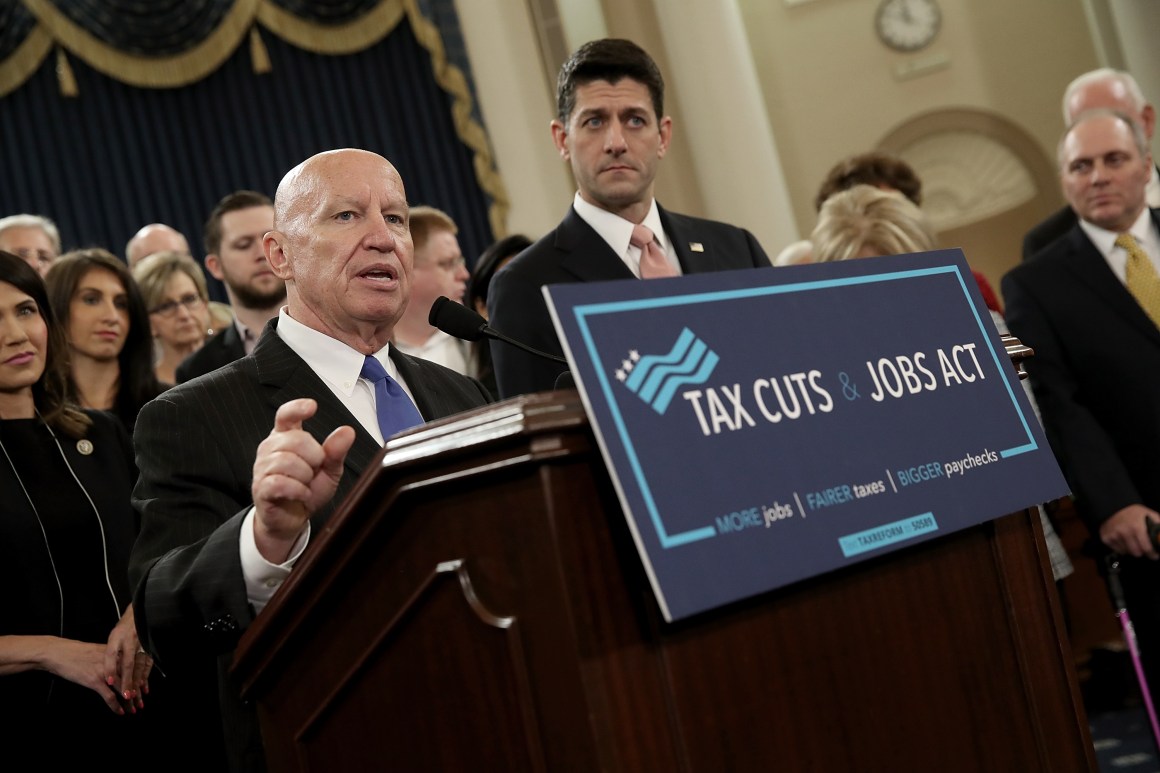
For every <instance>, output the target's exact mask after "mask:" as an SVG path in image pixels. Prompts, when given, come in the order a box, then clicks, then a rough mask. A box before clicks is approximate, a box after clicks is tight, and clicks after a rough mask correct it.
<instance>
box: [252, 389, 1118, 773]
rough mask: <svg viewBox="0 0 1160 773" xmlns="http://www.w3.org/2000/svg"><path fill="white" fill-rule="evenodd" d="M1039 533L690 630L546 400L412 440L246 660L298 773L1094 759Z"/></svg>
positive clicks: (711, 616) (1010, 530)
mask: <svg viewBox="0 0 1160 773" xmlns="http://www.w3.org/2000/svg"><path fill="white" fill-rule="evenodd" d="M689 474H691V475H695V474H696V470H690V471H689ZM1039 528H1040V527H1039V522H1038V517H1037V515H1036V514H1035V512H1034V511H1030V512H1021V513H1016V514H1013V515H1009V516H1006V517H1004V518H1000V519H998V520H996V521H993V522H990V523H986V524H983V525H981V526H977V527H974V528H971V529H969V530H966V531H963V532H959V533H956V534H952V535H948V536H945V537H942V538H940V539H937V540H934V541H931V542H927V543H924V544H921V545H916V546H914V547H912V548H910V549H906V550H901V551H898V552H895V553H891V554H890V555H887V556H883V557H882V558H880V559H877V560H870V561H867V562H864V563H862V564H859V565H857V566H853V567H850V568H848V569H845V570H841V571H838V572H834V573H831V574H828V575H825V576H822V577H817V578H814V579H811V580H808V581H805V582H801V583H798V584H796V585H793V586H790V587H787V588H783V589H781V590H778V591H774V592H771V593H768V594H765V595H762V596H760V597H757V598H754V599H751V600H749V601H747V602H743V603H740V604H735V605H732V606H730V607H727V608H724V609H719V610H715V611H713V612H710V613H706V614H704V615H700V616H697V617H694V618H692V619H689V620H686V621H683V622H681V623H678V624H672V625H668V624H665V623H664V622H663V620H662V619H661V616H660V613H659V610H658V608H657V605H656V602H655V600H654V598H653V595H652V591H651V589H650V587H649V585H648V582H647V579H646V578H645V576H644V573H643V570H642V567H641V562H640V559H639V558H638V556H637V553H636V550H635V547H634V546H633V544H632V541H631V538H630V536H629V532H628V528H627V525H626V523H625V520H624V517H623V515H622V513H621V511H620V507H619V505H618V503H617V500H616V497H615V495H614V492H613V490H612V485H611V483H610V481H609V478H608V475H607V473H606V472H605V469H604V465H603V462H602V460H601V457H600V454H599V451H598V449H597V447H596V444H595V440H594V439H593V436H592V433H591V430H590V428H589V426H588V422H587V419H586V418H585V415H584V410H583V406H582V405H581V403H580V400H579V398H578V396H577V394H576V393H575V392H571V391H569V392H553V393H545V394H541V395H534V396H530V397H526V398H518V399H516V400H512V401H508V402H505V403H500V404H497V405H494V406H490V407H488V408H485V409H481V410H478V411H475V412H473V413H469V414H463V415H460V416H457V417H454V418H452V419H449V420H445V421H443V422H439V423H434V424H429V425H425V426H424V427H422V428H418V429H416V430H415V431H413V432H412V433H411V434H408V435H405V436H403V437H401V438H398V439H396V440H393V441H392V442H391V443H390V445H389V446H388V447H387V448H386V449H384V452H383V458H382V466H381V468H380V469H377V470H376V471H375V472H374V473H373V474H369V475H367V476H366V477H364V479H363V480H362V481H361V482H360V484H359V486H358V488H357V489H356V491H355V492H354V493H353V494H352V495H351V497H350V499H349V500H348V501H347V503H346V504H345V506H344V507H343V508H342V509H341V510H340V512H339V513H338V514H336V516H335V517H334V518H332V519H331V521H330V522H329V523H328V525H327V527H326V528H325V529H324V530H322V533H320V534H316V535H315V538H314V541H313V544H312V545H311V548H310V550H309V551H308V552H307V554H306V555H305V556H304V557H303V559H302V560H301V561H300V563H299V566H298V567H297V568H296V569H295V571H294V573H293V574H292V576H291V578H290V580H289V581H288V582H287V583H286V585H285V587H284V588H283V589H282V590H281V591H280V592H279V593H278V594H277V596H276V597H275V598H274V599H273V601H272V602H271V604H270V605H269V606H268V607H267V609H266V611H265V612H264V613H263V614H262V615H260V616H259V617H258V619H257V621H256V623H255V624H254V625H253V626H252V627H251V628H250V630H249V631H248V632H247V633H246V636H245V638H244V639H243V641H242V644H241V646H240V648H239V650H238V655H237V659H236V661H235V667H234V676H235V678H237V679H238V680H239V681H240V683H241V684H242V686H243V691H244V695H245V697H246V698H247V699H248V700H252V701H255V702H256V703H257V706H258V711H259V715H260V719H261V723H262V733H263V737H264V739H265V744H266V749H267V754H268V759H269V763H270V769H271V770H272V771H306V770H310V771H370V770H389V771H408V772H410V771H465V770H471V771H625V772H628V771H633V772H636V771H664V772H665V773H670V772H671V771H697V772H700V771H714V772H716V771H794V772H795V773H796V772H797V771H889V772H890V773H897V772H898V771H939V772H940V773H946V772H948V771H970V772H971V773H978V771H1050V772H1051V773H1064V772H1066V771H1095V770H1096V763H1095V759H1094V756H1093V752H1092V749H1091V741H1090V738H1089V736H1088V729H1087V723H1086V719H1085V716H1084V713H1083V709H1082V707H1081V703H1080V698H1079V691H1078V688H1077V685H1076V680H1075V676H1074V672H1073V670H1072V667H1071V653H1070V651H1069V648H1068V645H1067V643H1066V640H1065V638H1064V636H1063V634H1062V624H1061V615H1060V610H1059V606H1058V603H1057V600H1056V597H1055V594H1054V589H1053V588H1052V580H1051V574H1050V569H1049V568H1048V563H1047V557H1046V548H1045V547H1044V543H1043V538H1042V535H1041V534H1040V533H1039ZM720 571H722V572H727V571H728V567H722V568H721V570H720ZM704 581H705V582H713V581H714V578H713V577H705V578H704Z"/></svg>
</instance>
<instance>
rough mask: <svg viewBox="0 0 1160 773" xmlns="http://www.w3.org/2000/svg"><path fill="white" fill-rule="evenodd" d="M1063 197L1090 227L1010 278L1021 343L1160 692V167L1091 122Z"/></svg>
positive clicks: (1073, 144) (1087, 119)
mask: <svg viewBox="0 0 1160 773" xmlns="http://www.w3.org/2000/svg"><path fill="white" fill-rule="evenodd" d="M1059 165H1060V179H1061V182H1062V185H1063V191H1064V196H1065V197H1066V198H1067V201H1068V203H1069V204H1070V205H1071V207H1072V209H1074V210H1075V212H1076V214H1077V215H1078V216H1079V222H1078V223H1077V224H1076V225H1075V226H1074V227H1072V229H1071V230H1070V231H1068V232H1067V233H1066V234H1065V235H1064V236H1062V237H1060V238H1059V239H1058V240H1056V241H1055V242H1053V243H1052V244H1051V245H1050V246H1049V247H1048V248H1046V249H1044V250H1042V251H1041V252H1040V253H1038V254H1037V255H1036V256H1035V257H1034V258H1032V259H1031V260H1029V261H1027V262H1025V263H1023V264H1021V265H1019V266H1018V267H1016V268H1015V269H1013V270H1012V271H1011V272H1010V273H1008V274H1007V276H1005V277H1004V278H1003V284H1002V288H1003V295H1004V297H1005V299H1006V303H1007V321H1008V324H1009V325H1010V328H1011V332H1012V333H1014V334H1015V335H1016V336H1018V337H1019V338H1020V339H1021V340H1022V341H1023V342H1024V343H1025V344H1027V345H1029V346H1030V347H1032V348H1033V349H1034V350H1035V356H1034V358H1032V360H1030V361H1029V363H1028V367H1027V369H1028V371H1029V372H1030V374H1031V380H1032V387H1033V388H1034V390H1035V394H1036V397H1037V398H1038V400H1039V406H1040V409H1041V411H1042V414H1043V423H1044V427H1045V428H1046V430H1047V436H1048V439H1049V440H1050V441H1051V447H1052V450H1053V451H1054V452H1055V454H1056V456H1057V457H1058V459H1059V461H1060V464H1061V466H1062V467H1063V470H1064V473H1065V475H1066V476H1067V479H1068V482H1069V483H1070V484H1071V488H1072V492H1073V493H1074V494H1075V498H1076V507H1077V510H1078V512H1079V514H1080V516H1081V517H1082V518H1083V519H1084V521H1085V523H1086V524H1087V525H1088V528H1089V529H1090V530H1091V532H1092V534H1093V535H1095V536H1096V537H1098V539H1099V540H1100V541H1101V542H1102V543H1103V544H1104V545H1105V546H1107V548H1108V549H1109V550H1111V551H1114V552H1116V553H1119V554H1121V555H1123V556H1125V557H1126V558H1125V559H1124V561H1123V563H1122V572H1121V579H1122V580H1123V585H1124V591H1125V596H1126V599H1127V603H1128V610H1129V612H1130V614H1131V617H1132V621H1133V623H1134V624H1135V627H1136V631H1137V635H1138V638H1139V643H1140V647H1141V652H1142V656H1143V660H1144V668H1145V672H1146V674H1147V675H1148V677H1149V678H1150V679H1151V683H1152V685H1153V688H1152V689H1153V700H1154V701H1155V700H1156V699H1157V698H1158V697H1160V695H1158V694H1157V692H1158V691H1157V686H1160V563H1157V558H1158V555H1157V550H1156V546H1155V545H1153V544H1151V542H1150V540H1149V538H1148V532H1147V519H1148V518H1154V519H1157V520H1160V515H1158V514H1157V508H1160V327H1158V325H1160V220H1158V215H1160V210H1151V209H1149V208H1148V206H1147V203H1146V200H1145V188H1146V186H1147V184H1148V181H1149V178H1150V177H1151V174H1152V169H1153V164H1152V156H1151V153H1150V151H1149V149H1148V144H1147V139H1146V137H1145V135H1144V132H1143V130H1142V127H1141V126H1139V125H1138V124H1137V123H1135V122H1134V121H1133V120H1132V119H1131V118H1129V117H1128V116H1126V115H1124V114H1121V113H1116V112H1112V111H1108V110H1093V111H1090V112H1087V113H1084V114H1082V115H1080V116H1078V117H1077V118H1076V120H1075V122H1074V123H1073V124H1072V125H1071V126H1070V127H1069V128H1068V130H1067V132H1066V133H1065V134H1064V136H1063V139H1062V140H1061V142H1060V145H1059Z"/></svg>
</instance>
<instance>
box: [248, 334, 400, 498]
mask: <svg viewBox="0 0 1160 773" xmlns="http://www.w3.org/2000/svg"><path fill="white" fill-rule="evenodd" d="M277 327H278V318H277V317H275V318H274V319H272V320H270V322H269V323H267V325H266V329H265V330H264V331H263V333H262V337H261V339H260V340H259V341H258V345H257V346H255V347H254V354H253V357H254V363H255V365H256V366H257V369H258V381H259V382H260V383H261V384H262V386H263V387H265V388H266V390H267V395H268V398H267V399H268V402H269V404H270V406H271V409H272V412H274V411H277V410H278V406H280V405H282V404H283V403H286V402H288V401H290V400H295V399H297V398H299V397H310V398H313V399H314V400H315V402H317V403H318V411H317V412H316V413H315V414H314V415H313V416H312V417H310V418H309V419H307V420H306V421H305V422H304V423H303V425H302V426H303V429H305V430H306V431H308V432H309V433H310V434H312V435H314V437H316V438H318V439H319V440H322V439H324V438H325V437H326V436H327V435H329V434H330V433H331V432H333V431H334V430H335V429H336V428H337V427H341V426H343V425H347V426H350V427H354V431H355V439H354V445H353V446H352V447H351V449H350V452H349V453H347V455H346V464H345V466H346V469H347V473H348V474H347V475H346V476H344V478H343V481H344V484H349V483H352V482H353V481H354V480H357V479H358V476H359V475H361V474H362V471H363V468H364V467H366V465H367V463H368V462H369V461H370V460H371V458H373V457H374V455H375V454H376V453H378V452H379V449H380V448H381V446H380V445H379V444H378V443H377V442H375V439H374V437H372V436H371V434H370V433H369V432H367V431H366V430H365V429H364V428H363V426H362V424H360V423H359V421H358V419H356V418H355V417H354V415H353V414H351V412H350V411H348V410H347V409H346V406H344V405H343V404H342V403H341V402H339V400H338V398H336V397H335V396H334V392H332V391H331V390H330V387H328V386H327V385H326V384H325V383H323V381H322V379H321V378H319V377H318V374H317V373H315V372H314V371H313V370H311V369H310V366H309V365H307V364H306V362H305V361H303V359H302V358H301V357H299V356H298V355H297V354H295V353H294V351H293V350H292V349H291V348H290V347H289V346H287V345H286V343H285V342H284V341H283V340H282V339H281V338H279V337H278V333H277ZM336 499H337V497H336Z"/></svg>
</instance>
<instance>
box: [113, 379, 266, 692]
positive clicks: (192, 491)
mask: <svg viewBox="0 0 1160 773" xmlns="http://www.w3.org/2000/svg"><path fill="white" fill-rule="evenodd" d="M171 394H172V393H169V394H166V395H162V396H161V397H159V398H158V399H156V400H154V401H153V402H151V403H149V404H147V405H146V406H145V408H144V409H143V410H142V411H141V415H140V417H139V418H138V421H137V426H136V431H135V434H134V442H135V445H136V448H137V465H138V467H139V469H140V470H141V476H140V478H139V479H138V481H137V485H136V487H135V488H134V491H133V504H134V506H135V508H136V510H137V512H138V514H139V515H140V517H141V534H140V536H139V537H138V539H137V542H136V544H135V545H134V547H133V555H132V558H131V561H130V566H129V573H130V580H131V582H132V583H133V586H134V587H135V588H136V592H135V595H134V604H135V607H136V610H137V627H138V629H139V631H140V632H141V634H142V641H146V642H148V645H147V646H148V649H149V652H150V653H151V654H153V656H154V657H155V658H157V661H158V664H159V665H160V666H161V667H162V668H163V669H164V668H165V667H166V666H168V665H174V664H176V663H178V662H179V661H186V662H187V661H188V660H190V659H193V660H198V659H204V658H206V657H207V656H210V655H216V654H220V653H223V652H228V651H229V650H231V649H233V647H234V646H235V645H236V644H237V639H238V638H239V637H240V635H241V632H242V630H244V628H245V626H246V625H247V624H248V623H249V622H250V621H251V620H252V618H253V613H252V611H251V609H250V605H249V602H248V601H247V599H246V593H245V581H244V579H243V577H242V568H241V560H240V558H239V554H238V534H239V531H240V526H241V520H242V516H243V515H244V514H245V512H246V511H247V510H248V509H249V504H250V503H249V486H250V481H249V475H250V471H251V470H252V467H253V443H246V442H242V443H233V444H231V443H230V441H231V439H236V438H235V436H234V435H233V434H232V433H231V432H229V431H228V430H227V429H226V428H225V427H223V426H222V417H220V416H216V417H215V416H212V415H210V414H209V413H207V412H205V411H203V410H201V406H200V405H199V404H198V401H197V400H196V399H192V397H193V395H192V394H191V393H190V392H188V391H186V392H184V393H182V394H181V395H179V397H178V399H176V400H175V399H173V398H172V397H171ZM231 446H232V447H231ZM238 446H249V448H248V451H249V454H250V459H249V460H248V461H246V460H243V459H242V456H243V455H244V454H245V453H246V452H247V449H246V448H244V447H238ZM207 626H208V627H207Z"/></svg>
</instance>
